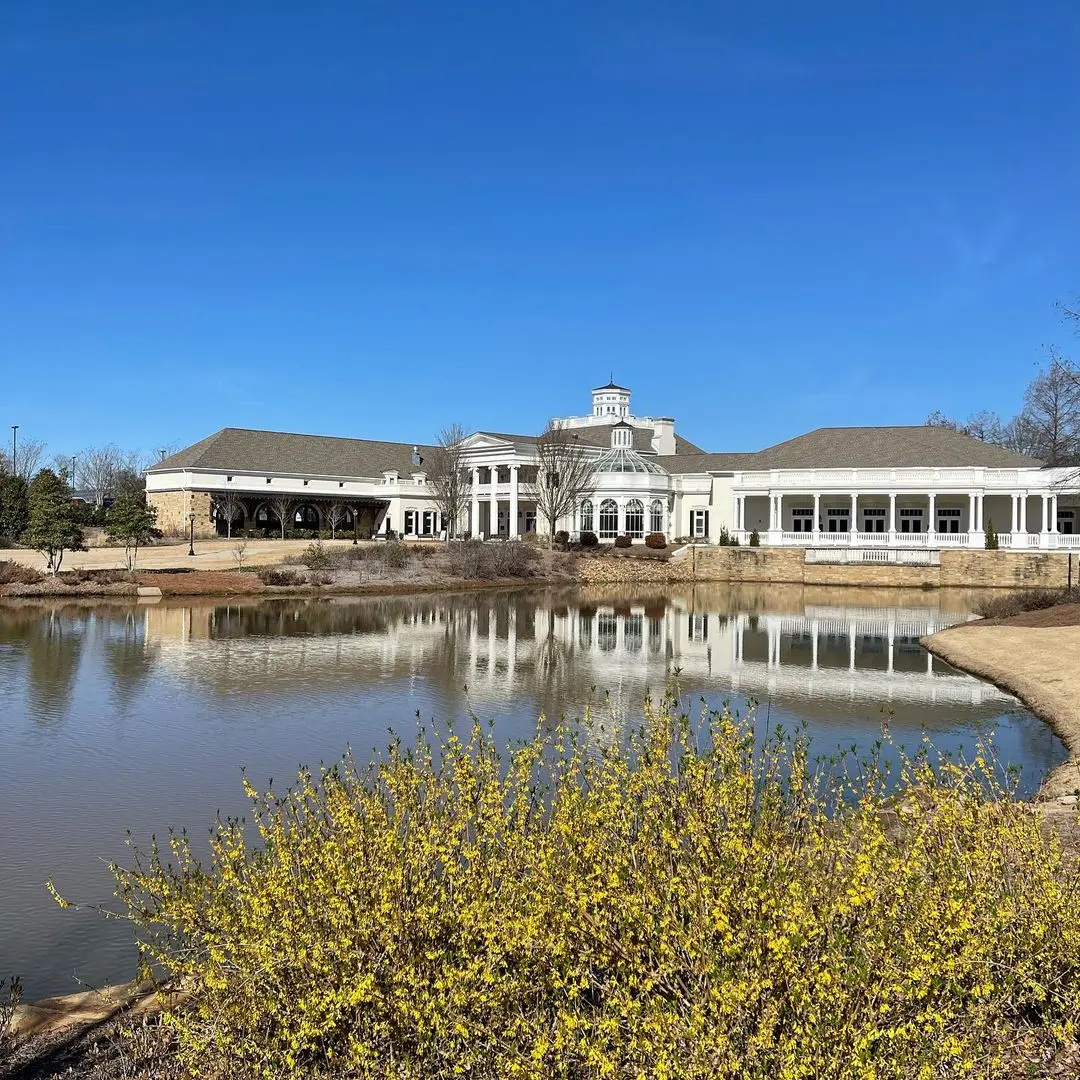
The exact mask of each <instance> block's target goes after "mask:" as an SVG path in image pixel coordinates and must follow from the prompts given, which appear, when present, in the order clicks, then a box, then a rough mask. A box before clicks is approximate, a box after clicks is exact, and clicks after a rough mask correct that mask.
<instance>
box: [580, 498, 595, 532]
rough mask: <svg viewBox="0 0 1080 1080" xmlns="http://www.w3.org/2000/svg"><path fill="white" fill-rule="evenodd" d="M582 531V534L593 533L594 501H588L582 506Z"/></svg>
mask: <svg viewBox="0 0 1080 1080" xmlns="http://www.w3.org/2000/svg"><path fill="white" fill-rule="evenodd" d="M581 531H582V532H592V531H593V521H592V500H591V499H586V500H585V501H584V502H583V503H582V504H581Z"/></svg>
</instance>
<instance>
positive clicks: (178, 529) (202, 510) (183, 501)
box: [146, 491, 217, 539]
mask: <svg viewBox="0 0 1080 1080" xmlns="http://www.w3.org/2000/svg"><path fill="white" fill-rule="evenodd" d="M146 502H147V504H148V505H149V506H153V507H154V508H155V509H156V510H157V512H158V516H157V527H158V528H159V529H160V530H161V531H162V532H163V533H164V534H165V535H166V536H187V535H188V528H189V518H188V515H189V514H190V513H191V512H192V511H193V510H194V511H195V537H196V539H200V538H203V539H205V538H208V537H212V536H217V529H216V527H215V525H214V519H213V517H212V516H211V499H210V493H209V492H208V491H148V492H147V493H146Z"/></svg>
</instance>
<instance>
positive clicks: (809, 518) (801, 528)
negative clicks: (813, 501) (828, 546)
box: [791, 506, 814, 532]
mask: <svg viewBox="0 0 1080 1080" xmlns="http://www.w3.org/2000/svg"><path fill="white" fill-rule="evenodd" d="M791 529H792V532H813V531H814V508H813V507H812V506H810V507H807V506H795V507H792V510H791Z"/></svg>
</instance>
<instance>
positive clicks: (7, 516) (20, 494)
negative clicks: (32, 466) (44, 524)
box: [0, 476, 30, 545]
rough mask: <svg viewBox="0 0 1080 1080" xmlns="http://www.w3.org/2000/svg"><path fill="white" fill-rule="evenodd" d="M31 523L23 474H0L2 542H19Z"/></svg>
mask: <svg viewBox="0 0 1080 1080" xmlns="http://www.w3.org/2000/svg"><path fill="white" fill-rule="evenodd" d="M29 523H30V505H29V503H28V501H27V496H26V481H25V480H24V479H23V478H22V477H21V476H0V544H11V545H15V544H17V543H18V542H19V540H20V539H21V538H22V534H23V533H24V532H26V526H27V525H28V524H29Z"/></svg>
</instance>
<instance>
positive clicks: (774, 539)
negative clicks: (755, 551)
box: [732, 529, 1080, 553]
mask: <svg viewBox="0 0 1080 1080" xmlns="http://www.w3.org/2000/svg"><path fill="white" fill-rule="evenodd" d="M732 535H734V536H736V537H737V538H738V539H739V541H740V543H742V544H744V545H745V544H747V543H748V542H749V538H750V533H749V532H735V533H733V534H732ZM759 535H760V538H761V543H762V545H763V546H766V547H768V546H772V547H801V548H859V549H866V550H878V549H892V550H903V551H914V552H917V553H918V552H925V551H928V550H939V549H942V548H945V549H948V548H981V547H983V544H984V537H983V533H981V532H974V533H970V532H959V533H948V532H917V533H904V532H891V533H888V532H795V531H792V530H788V529H785V530H783V531H779V530H762V531H761V532H760V534H759ZM998 546H999V547H1002V548H1008V549H1010V550H1013V551H1080V534H1077V533H1037V532H1029V533H998Z"/></svg>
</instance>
